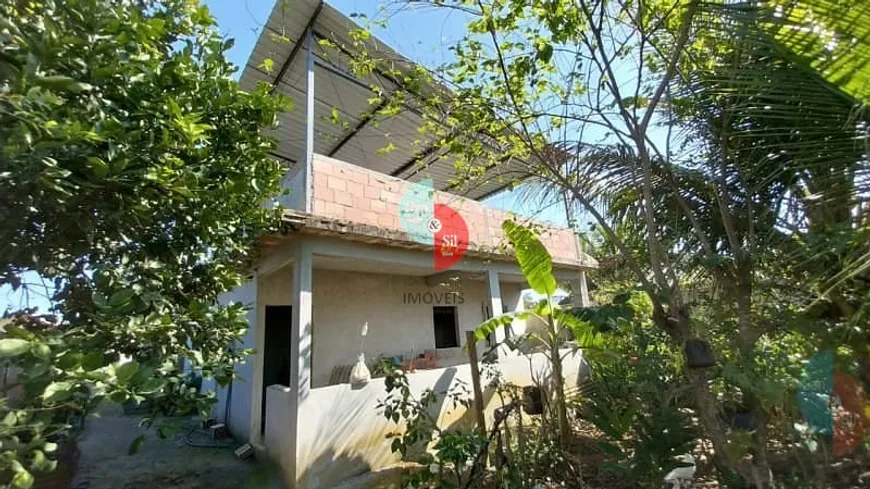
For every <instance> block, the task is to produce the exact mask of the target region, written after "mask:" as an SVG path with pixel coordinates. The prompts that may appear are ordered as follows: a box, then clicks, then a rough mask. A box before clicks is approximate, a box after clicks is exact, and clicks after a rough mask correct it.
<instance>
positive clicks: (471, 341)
mask: <svg viewBox="0 0 870 489" xmlns="http://www.w3.org/2000/svg"><path fill="white" fill-rule="evenodd" d="M465 347H466V348H468V364H469V365H470V366H471V385H472V387H473V388H474V414H475V415H476V416H477V426H478V427H479V428H480V431H481V432H483V434H484V436H486V418H485V417H484V416H483V392H482V391H481V390H480V369H479V368H478V366H477V339H476V338H475V337H474V331H466V332H465Z"/></svg>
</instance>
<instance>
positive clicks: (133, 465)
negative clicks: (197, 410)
mask: <svg viewBox="0 0 870 489" xmlns="http://www.w3.org/2000/svg"><path fill="white" fill-rule="evenodd" d="M140 419H141V416H136V415H130V416H127V415H124V414H123V412H122V410H121V408H120V407H118V406H111V407H109V408H106V409H104V410H103V411H102V412H101V413H100V415H99V417H91V418H89V419H88V421H87V423H86V425H85V430H84V432H83V433H82V435H81V437H80V438H79V443H78V445H79V450H80V451H81V457H80V459H79V467H78V471H77V473H76V476H75V478H74V480H73V484H72V487H73V489H230V488H232V489H280V487H281V484H280V483H279V482H277V476H276V475H274V474H273V472H272V471H271V470H269V469H268V468H267V467H268V466H267V465H266V464H265V463H262V462H258V461H255V460H253V459H249V460H244V461H243V460H238V459H237V458H236V457H235V455H234V454H233V450H234V449H235V448H236V447H238V446H239V444H238V443H233V444H232V445H231V446H230V447H229V448H197V447H192V446H189V445H188V444H187V443H185V437H186V436H187V434H188V432H189V429H190V428H191V427H194V426H196V424H197V419H196V418H189V419H184V420H182V423H181V425H182V428H181V429H179V430H178V432H177V433H176V435H175V436H174V437H173V438H172V439H165V440H161V439H159V438H158V437H157V435H156V433H155V430H154V429H153V428H152V429H151V430H148V431H146V430H144V429H142V428H140V427H139V426H138V424H139V420H140ZM143 433H145V434H146V439H145V443H144V444H143V445H142V447H141V448H140V449H139V451H138V452H137V453H136V454H134V455H128V450H129V448H130V444H131V443H132V442H133V440H135V439H136V438H137V437H138V436H139V435H141V434H143ZM193 440H194V441H203V442H208V441H209V440H208V438H207V437H204V436H197V437H194V438H193Z"/></svg>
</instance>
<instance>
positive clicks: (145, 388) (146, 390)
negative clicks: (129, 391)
mask: <svg viewBox="0 0 870 489" xmlns="http://www.w3.org/2000/svg"><path fill="white" fill-rule="evenodd" d="M164 384H166V381H165V380H163V379H158V378H154V377H152V378H150V379H148V380H146V381H145V382H144V383H143V384H142V386H141V387H140V388H139V389H138V391H139V393H140V394H153V393H155V392H157V391H159V390H160V389H162V388H163V385H164Z"/></svg>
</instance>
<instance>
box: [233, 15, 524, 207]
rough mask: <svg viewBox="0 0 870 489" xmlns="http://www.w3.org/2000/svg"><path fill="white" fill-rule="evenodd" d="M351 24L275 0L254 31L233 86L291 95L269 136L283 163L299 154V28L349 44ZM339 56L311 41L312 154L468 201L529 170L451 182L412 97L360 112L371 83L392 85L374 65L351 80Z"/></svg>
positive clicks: (382, 51) (497, 170)
mask: <svg viewBox="0 0 870 489" xmlns="http://www.w3.org/2000/svg"><path fill="white" fill-rule="evenodd" d="M358 28H359V26H358V25H357V24H355V23H354V22H353V21H352V20H351V19H349V18H348V17H346V16H345V15H344V14H342V13H341V12H339V11H338V10H336V9H335V8H333V7H331V6H330V5H328V4H326V3H324V2H323V1H321V0H294V1H293V2H282V1H278V2H276V5H275V7H274V8H273V10H272V13H271V15H270V16H269V20H268V21H267V22H266V25H265V26H264V27H263V29H262V31H261V32H260V37H259V39H258V40H257V44H256V45H255V46H254V50H253V52H252V53H251V56H250V57H249V59H248V62H247V64H246V65H245V67H244V70H243V72H242V76H241V79H240V84H241V86H242V88H243V89H247V90H250V89H252V88H254V87H255V86H256V85H257V83H260V82H265V83H269V84H271V85H272V86H273V87H274V90H275V91H276V92H278V93H282V94H284V95H287V96H289V97H290V98H291V99H293V100H294V102H295V104H294V105H295V106H296V109H294V110H292V111H289V112H286V113H284V114H281V115H280V116H279V126H278V129H277V130H276V131H275V132H274V133H273V134H272V135H273V136H274V137H275V138H276V139H277V141H278V145H277V148H276V151H275V152H274V156H275V157H277V158H279V159H281V160H283V161H285V162H287V163H288V164H289V165H291V166H292V165H295V163H296V162H298V161H300V160H302V158H303V155H304V154H305V153H304V152H305V130H306V114H305V108H304V103H303V102H304V100H305V94H306V74H307V71H306V52H307V49H306V37H307V36H306V32H307V31H308V30H309V29H310V30H311V32H312V34H313V36H314V38H315V39H328V40H330V41H332V42H333V43H334V44H335V45H337V46H340V47H341V46H350V45H353V43H352V41H351V38H350V36H349V32H350V31H352V30H353V29H358ZM366 47H367V49H368V50H369V52H376V53H378V54H377V55H378V56H379V57H382V58H385V59H390V60H392V61H394V62H395V63H397V64H399V65H402V66H406V67H411V66H413V63H412V62H411V61H409V60H408V59H406V58H404V57H403V56H401V55H399V54H398V53H396V52H395V51H394V50H393V49H391V48H390V47H389V46H387V45H386V44H384V43H383V42H381V41H379V40H378V39H376V38H374V37H372V38H370V39H368V40H367V41H366ZM346 54H347V53H341V52H337V51H335V50H333V49H332V48H330V47H327V46H322V45H320V44H318V43H317V42H315V43H314V45H313V49H312V55H313V61H314V79H315V83H314V85H315V89H314V112H315V113H314V133H315V134H314V152H315V153H319V154H323V155H327V156H331V157H333V158H337V159H340V160H343V161H347V162H348V163H352V164H355V165H359V166H362V167H365V168H369V169H371V170H374V171H377V172H380V173H384V174H387V175H391V176H395V177H398V178H402V179H404V180H410V181H421V180H425V179H431V180H432V181H433V185H434V188H435V189H436V190H443V191H448V192H452V193H456V194H460V195H464V196H466V197H468V198H471V199H474V200H482V199H484V198H486V197H489V196H491V195H493V194H495V193H498V192H500V191H501V190H505V189H507V188H509V187H511V186H512V185H513V184H515V183H516V182H518V181H522V180H525V179H527V178H528V177H529V176H530V175H529V173H528V170H527V167H526V166H527V165H526V164H525V163H523V162H519V161H509V162H507V163H504V164H500V165H497V166H495V167H493V168H491V169H489V170H488V171H487V172H486V174H485V175H484V176H483V177H481V178H479V179H478V178H475V180H474V181H473V182H470V183H469V184H468V185H461V186H457V185H455V183H456V175H455V168H454V160H453V158H452V157H451V156H450V155H449V154H447V153H445V152H444V151H443V150H442V149H440V148H439V147H438V146H437V145H436V144H434V142H433V141H432V140H431V139H428V137H427V136H425V135H421V133H420V132H419V130H418V129H419V128H420V127H421V126H423V124H424V119H423V116H422V114H421V112H420V110H419V108H417V107H414V106H413V105H412V102H409V103H408V104H406V105H404V106H403V110H402V111H401V112H400V113H399V114H397V115H395V116H393V117H390V118H389V119H386V120H380V121H377V123H375V122H373V121H372V119H371V118H370V117H367V114H370V113H371V112H372V111H373V109H375V106H372V105H371V104H370V103H369V101H370V100H371V99H373V98H375V97H376V96H377V94H376V92H374V91H373V90H372V86H373V85H374V86H377V87H380V89H381V90H382V91H383V93H385V94H390V93H393V92H395V91H396V90H397V89H398V87H399V84H398V83H396V81H395V80H394V79H392V77H391V76H390V75H389V74H387V73H384V72H381V71H379V70H375V71H374V72H373V73H372V74H371V76H368V77H366V78H364V79H360V78H357V77H356V76H354V75H353V74H351V70H350V69H349V68H348V66H347V63H346V59H347V56H346ZM266 59H271V60H272V66H273V69H272V72H267V71H266V70H265V68H264V66H265V65H264V60H266ZM387 96H389V95H387ZM333 110H337V111H338V114H339V116H340V119H341V120H342V121H344V122H346V124H334V123H333V122H332V121H330V120H328V119H329V117H330V116H331V114H332V112H333ZM388 143H392V146H393V149H392V150H391V151H389V152H386V153H385V152H383V151H379V150H381V149H382V148H384V147H386V146H387V144H388Z"/></svg>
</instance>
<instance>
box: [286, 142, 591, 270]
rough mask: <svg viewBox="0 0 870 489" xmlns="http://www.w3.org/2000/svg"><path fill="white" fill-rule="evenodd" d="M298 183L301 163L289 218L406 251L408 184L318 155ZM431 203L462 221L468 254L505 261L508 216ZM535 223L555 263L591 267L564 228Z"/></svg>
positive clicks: (471, 205)
mask: <svg viewBox="0 0 870 489" xmlns="http://www.w3.org/2000/svg"><path fill="white" fill-rule="evenodd" d="M304 180H305V178H304V165H297V167H296V169H295V172H294V173H291V174H290V175H288V177H287V179H286V181H285V186H286V187H287V188H289V189H290V195H288V196H287V197H286V198H285V199H284V200H283V201H282V204H284V206H285V207H287V208H288V209H290V210H288V216H290V218H291V219H292V218H297V219H299V218H302V217H304V218H306V219H307V221H306V226H308V227H311V225H312V223H311V221H312V220H315V221H319V225H320V226H321V227H323V228H324V232H326V231H332V232H333V233H332V234H335V232H341V231H342V230H345V231H346V232H347V233H348V234H354V235H368V236H370V237H372V238H373V239H374V238H382V239H383V240H386V241H390V242H393V243H387V244H396V245H400V246H401V245H402V244H407V245H409V246H406V247H412V245H413V241H414V240H412V239H411V237H410V236H409V235H408V234H407V232H406V230H405V229H403V228H402V226H401V224H400V201H401V200H402V196H403V195H404V194H405V193H406V192H408V191H409V189H410V188H411V186H412V185H414V184H412V183H411V182H408V181H406V180H401V179H399V178H395V177H391V176H388V175H384V174H382V173H378V172H375V171H372V170H369V169H366V168H363V167H360V166H356V165H352V164H350V163H347V162H344V161H341V160H337V159H334V158H329V157H326V156H322V155H318V154H315V155H314V158H313V164H312V185H310V186H309V188H308V189H306V188H305V185H304ZM306 190H308V192H306ZM306 194H307V195H306ZM307 200H310V204H309V202H307ZM433 200H434V203H437V204H444V205H448V206H450V207H451V208H452V209H453V210H455V211H457V212H458V213H459V215H460V216H461V217H462V218H463V219H464V220H465V223H466V225H467V227H468V241H469V243H468V253H469V254H472V255H474V254H476V255H489V256H496V257H497V256H499V255H502V256H505V257H507V253H506V251H505V245H506V240H505V235H504V232H503V231H502V229H501V224H502V222H503V221H504V220H505V219H508V218H509V217H510V216H509V213H508V212H506V211H503V210H501V209H495V208H492V207H489V206H486V205H484V204H481V203H480V202H477V201H474V200H471V199H467V198H464V197H460V196H458V195H454V194H450V193H447V192H441V191H435V192H434V196H433ZM306 204H309V205H306ZM306 208H307V209H309V211H308V212H305V209H306ZM535 224H536V225H537V226H539V230H540V238H541V240H542V242H543V243H544V245H545V246H546V247H547V249H548V250H549V252H550V254H551V255H552V256H553V261H554V262H555V263H557V264H559V265H567V266H571V267H583V268H587V267H589V268H592V267H595V266H596V263H595V260H593V259H592V258H591V257H589V256H588V255H586V254H584V253H582V252H581V251H580V247H579V246H578V242H577V237H576V235H575V234H574V233H573V232H572V231H571V230H570V229H566V228H559V227H554V226H551V225H547V224H542V223H535Z"/></svg>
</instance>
